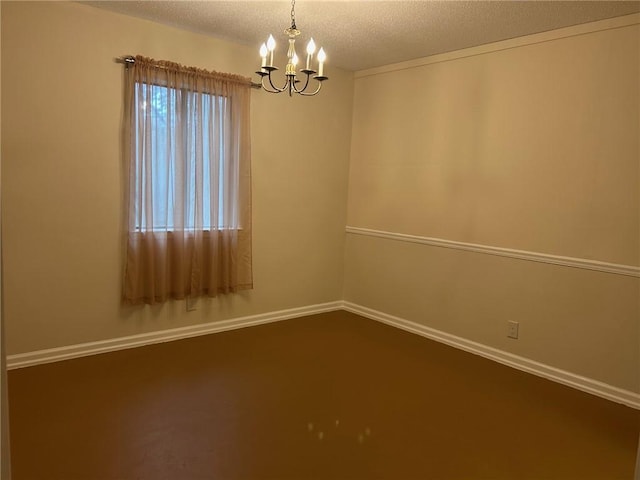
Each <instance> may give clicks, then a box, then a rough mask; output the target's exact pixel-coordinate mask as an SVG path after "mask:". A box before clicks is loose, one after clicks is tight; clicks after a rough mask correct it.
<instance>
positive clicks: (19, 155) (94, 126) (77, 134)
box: [2, 2, 353, 354]
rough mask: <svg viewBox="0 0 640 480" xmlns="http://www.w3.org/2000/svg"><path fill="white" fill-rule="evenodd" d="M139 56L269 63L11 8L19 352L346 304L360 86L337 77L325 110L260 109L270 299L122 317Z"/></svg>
mask: <svg viewBox="0 0 640 480" xmlns="http://www.w3.org/2000/svg"><path fill="white" fill-rule="evenodd" d="M126 54H142V55H146V56H150V57H154V58H157V59H165V60H172V61H177V62H180V63H183V64H186V65H197V66H199V67H203V68H208V69H213V70H218V71H223V72H233V73H238V74H242V75H245V76H251V75H252V74H253V72H254V71H255V68H256V65H258V63H257V62H259V57H258V54H257V47H256V48H249V47H245V46H240V45H235V44H231V43H227V42H223V41H219V40H215V39H212V38H209V37H205V36H202V35H197V34H194V33H190V32H186V31H181V30H177V29H173V28H169V27H165V26H162V25H159V24H154V23H151V22H147V21H143V20H140V19H135V18H129V17H125V16H121V15H117V14H114V13H111V12H107V11H104V10H100V9H96V8H93V7H89V6H87V5H81V4H77V3H61V2H43V3H32V2H15V3H13V2H2V67H3V68H2V140H3V142H2V157H3V166H2V167H3V175H2V202H3V218H2V221H3V225H2V228H3V245H2V248H3V250H4V259H5V265H4V278H3V280H4V282H5V297H4V298H5V317H4V319H5V322H6V336H7V342H8V344H7V347H8V353H9V354H16V353H22V352H29V351H34V350H39V349H46V348H52V347H59V346H66V345H73V344H77V343H82V342H89V341H96V340H103V339H112V338H117V337H121V336H126V335H132V334H137V333H143V332H150V331H156V330H162V329H167V328H174V327H180V326H186V325H194V324H199V323H204V322H211V321H215V320H220V319H227V318H233V317H240V316H245V315H251V314H256V313H263V312H271V311H276V310H281V309H288V308H293V307H299V306H307V305H313V304H319V303H324V302H330V301H335V300H339V299H340V298H341V296H342V273H343V272H342V268H343V264H342V260H343V247H344V225H345V217H346V188H347V171H348V160H349V142H350V129H351V124H350V120H351V105H352V91H353V88H352V87H353V80H352V74H350V73H345V72H341V71H338V70H336V69H331V70H330V73H329V75H330V76H331V79H330V81H329V82H327V84H326V85H325V87H324V89H323V93H322V95H320V96H319V97H314V98H288V97H285V96H284V95H279V96H276V95H271V94H268V93H266V92H261V91H254V92H253V94H252V95H253V98H252V139H253V219H254V224H253V232H254V255H253V257H254V283H255V289H254V290H253V291H251V292H246V293H242V294H239V295H230V296H224V297H219V298H218V299H214V300H207V301H203V300H201V301H200V302H199V306H198V309H197V310H195V311H192V312H188V313H187V312H186V309H185V305H184V302H172V303H169V304H166V305H164V306H162V307H155V308H149V307H137V308H123V307H121V305H120V302H119V299H120V285H121V284H120V276H121V275H120V269H121V250H120V248H121V247H120V246H121V243H120V241H121V213H122V201H121V199H122V182H121V175H122V168H121V160H120V154H119V148H120V138H119V128H120V119H121V115H122V102H123V100H122V83H123V82H122V80H123V66H122V65H120V64H117V63H115V62H114V58H115V57H118V56H121V55H126ZM327 139H331V141H327Z"/></svg>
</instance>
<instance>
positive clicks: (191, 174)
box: [133, 84, 237, 231]
mask: <svg viewBox="0 0 640 480" xmlns="http://www.w3.org/2000/svg"><path fill="white" fill-rule="evenodd" d="M135 95H136V98H135V104H136V112H135V115H136V119H135V123H136V125H139V124H141V123H149V125H150V127H149V128H150V137H151V138H150V142H149V143H148V144H145V131H140V130H138V129H134V132H133V133H134V135H135V142H136V146H137V151H138V152H140V151H141V150H140V149H141V148H150V149H151V152H150V153H151V154H150V155H149V156H148V157H149V158H150V159H151V160H150V161H152V162H153V165H152V169H151V170H152V173H151V177H150V178H147V177H145V176H141V178H140V179H139V180H138V181H136V185H137V186H138V188H140V189H141V190H142V191H146V190H148V189H149V191H150V195H148V196H143V195H139V194H138V195H136V198H137V199H138V201H137V202H136V209H137V211H136V230H138V231H140V230H143V229H144V228H149V229H152V230H154V231H164V230H166V231H172V230H174V228H176V217H178V215H176V210H177V209H180V208H181V205H180V203H181V201H182V198H176V195H177V194H178V192H179V191H180V188H179V187H178V185H177V183H178V182H181V181H183V182H185V183H186V185H185V188H184V193H183V195H185V197H184V201H185V204H184V207H185V212H184V228H186V229H190V230H193V229H195V228H196V225H197V223H198V222H197V221H196V217H197V215H196V213H197V211H198V207H199V208H201V209H202V222H201V225H200V226H199V228H202V229H204V230H212V229H222V228H232V225H234V224H235V223H236V222H235V221H234V220H235V219H234V218H225V216H226V215H233V214H235V213H237V211H236V210H235V209H225V208H224V206H225V205H224V204H225V201H233V202H234V203H235V202H236V201H237V199H235V198H232V199H225V177H224V175H223V174H221V172H224V169H225V158H224V148H223V145H222V142H218V145H213V144H212V142H215V141H216V138H218V139H219V138H223V137H224V131H225V128H230V126H229V125H228V123H229V119H228V118H225V117H226V115H224V113H222V114H221V115H219V116H218V117H219V118H214V115H213V114H212V112H215V111H221V112H225V111H226V109H227V98H226V97H223V96H215V95H210V94H208V93H199V94H198V93H195V92H190V91H188V90H186V89H180V90H178V89H175V88H168V87H165V86H160V85H147V84H137V85H136V89H135ZM178 103H179V105H178ZM214 103H215V105H213V104H214ZM172 110H173V111H172ZM177 116H179V117H180V118H177ZM140 117H145V118H144V119H143V118H140ZM185 117H186V118H185ZM190 123H191V124H192V125H194V126H195V128H191V129H189V131H185V130H186V129H185V126H186V125H189V124H190ZM177 128H181V129H182V130H183V131H180V132H178V131H177ZM179 135H190V136H191V138H189V141H187V142H184V145H183V147H182V151H181V152H176V150H175V149H173V148H171V145H175V144H176V143H177V142H178V139H177V137H178V136H179ZM199 144H200V145H201V147H198V145H199ZM210 152H214V153H215V154H209V153H210ZM179 155H180V156H181V157H182V158H176V157H177V156H179ZM198 156H201V158H200V159H199V161H198V162H197V161H196V160H197V159H198V158H197V157H198ZM144 157H145V155H144V154H141V155H136V162H140V161H143V158H144ZM199 166H200V168H201V170H200V175H201V177H202V178H201V179H198V180H196V175H197V174H198V171H199ZM181 167H182V168H185V172H186V173H185V177H184V178H182V175H180V174H179V172H178V169H179V168H181ZM212 170H213V171H212ZM137 172H140V173H141V172H142V169H138V170H137ZM197 182H201V183H200V185H197ZM198 186H199V188H201V189H202V198H203V199H210V198H211V195H216V196H217V198H216V201H215V202H210V201H206V200H205V201H202V202H197V201H196V200H197V199H196V192H197V191H198V190H199V188H198ZM147 202H149V205H147ZM212 203H213V204H214V206H216V207H217V208H216V212H215V213H214V215H213V216H212V215H211V208H212ZM149 210H150V211H151V213H152V215H151V216H150V218H147V215H146V212H147V211H149ZM225 214H226V215H225Z"/></svg>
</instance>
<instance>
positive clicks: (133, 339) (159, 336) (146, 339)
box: [7, 301, 343, 370]
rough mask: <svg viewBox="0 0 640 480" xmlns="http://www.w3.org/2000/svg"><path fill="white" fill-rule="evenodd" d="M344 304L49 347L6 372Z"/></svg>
mask: <svg viewBox="0 0 640 480" xmlns="http://www.w3.org/2000/svg"><path fill="white" fill-rule="evenodd" d="M342 303H343V302H342V301H336V302H329V303H322V304H318V305H309V306H306V307H299V308H291V309H287V310H279V311H276V312H268V313H262V314H259V315H251V316H247V317H239V318H233V319H230V320H221V321H217V322H210V323H205V324H199V325H191V326H188V327H180V328H172V329H168V330H161V331H157V332H150V333H141V334H138V335H131V336H128V337H121V338H115V339H113V340H101V341H97V342H88V343H81V344H77V345H70V346H67V347H59V348H49V349H46V350H37V351H35V352H28V353H19V354H16V355H8V356H7V369H9V370H12V369H15V368H24V367H31V366H33V365H40V364H43V363H52V362H58V361H61V360H69V359H71V358H77V357H86V356H89V355H96V354H98V353H106V352H113V351H116V350H124V349H127V348H134V347H142V346H144V345H152V344H154V343H163V342H170V341H173V340H180V339H183V338H189V337H197V336H200V335H207V334H210V333H218V332H225V331H228V330H236V329H238V328H245V327H252V326H254V325H261V324H264V323H272V322H279V321H281V320H288V319H290V318H296V317H304V316H306V315H314V314H317V313H324V312H331V311H334V310H340V309H342Z"/></svg>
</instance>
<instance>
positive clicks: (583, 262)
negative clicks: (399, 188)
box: [346, 226, 640, 277]
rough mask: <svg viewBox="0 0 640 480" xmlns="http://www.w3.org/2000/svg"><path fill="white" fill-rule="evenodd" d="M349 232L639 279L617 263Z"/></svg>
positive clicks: (401, 235) (376, 232)
mask: <svg viewBox="0 0 640 480" xmlns="http://www.w3.org/2000/svg"><path fill="white" fill-rule="evenodd" d="M346 232H347V233H351V234H354V235H365V236H368V237H378V238H385V239H387V240H397V241H402V242H409V243H418V244H421V245H430V246H433V247H443V248H453V249H456V250H465V251H468V252H475V253H483V254H487V255H497V256H500V257H508V258H515V259H518V260H527V261H531V262H540V263H550V264H553V265H560V266H563V267H573V268H583V269H586V270H595V271H597V272H605V273H613V274H616V275H626V276H630V277H640V267H636V266H634V265H621V264H618V263H608V262H601V261H598V260H589V259H586V258H576V257H563V256H560V255H551V254H548V253H540V252H530V251H526V250H514V249H511V248H503V247H493V246H491V245H481V244H477V243H465V242H457V241H454V240H445V239H442V238H432V237H422V236H419V235H407V234H404V233H394V232H385V231H382V230H372V229H369V228H359V227H349V226H347V227H346Z"/></svg>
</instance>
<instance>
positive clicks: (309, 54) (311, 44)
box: [307, 38, 316, 70]
mask: <svg viewBox="0 0 640 480" xmlns="http://www.w3.org/2000/svg"><path fill="white" fill-rule="evenodd" d="M315 51H316V43H315V42H314V41H313V38H312V39H311V40H309V43H307V70H310V69H311V67H310V65H311V58H312V57H313V54H314V53H315Z"/></svg>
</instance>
